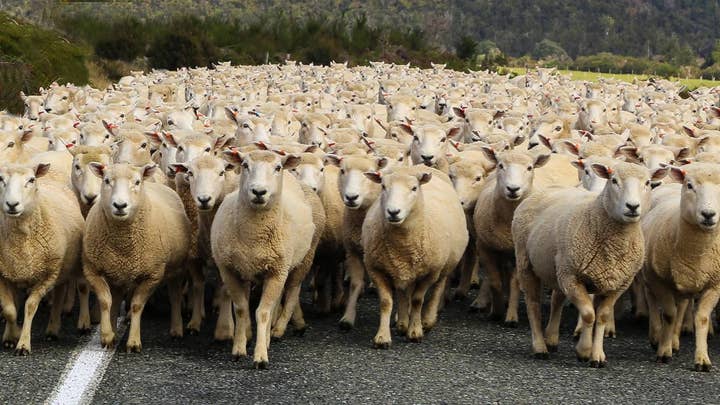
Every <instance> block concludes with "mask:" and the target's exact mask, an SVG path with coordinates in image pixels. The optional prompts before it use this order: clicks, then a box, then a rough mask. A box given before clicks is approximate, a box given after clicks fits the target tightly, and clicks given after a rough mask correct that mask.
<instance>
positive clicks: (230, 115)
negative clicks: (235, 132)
mask: <svg viewBox="0 0 720 405" xmlns="http://www.w3.org/2000/svg"><path fill="white" fill-rule="evenodd" d="M225 116H226V117H227V119H229V120H230V121H232V122H234V123H236V124H237V122H238V120H237V116H238V111H235V110H233V109H232V108H230V107H225Z"/></svg>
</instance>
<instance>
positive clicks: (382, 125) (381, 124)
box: [375, 118, 387, 131]
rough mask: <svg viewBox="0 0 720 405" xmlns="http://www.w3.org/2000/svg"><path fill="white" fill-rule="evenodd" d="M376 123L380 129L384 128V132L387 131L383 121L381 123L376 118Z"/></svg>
mask: <svg viewBox="0 0 720 405" xmlns="http://www.w3.org/2000/svg"><path fill="white" fill-rule="evenodd" d="M375 122H376V123H377V124H378V125H380V128H382V129H383V131H387V128H386V127H385V125H384V124H383V123H382V121H380V120H379V119H377V118H375Z"/></svg>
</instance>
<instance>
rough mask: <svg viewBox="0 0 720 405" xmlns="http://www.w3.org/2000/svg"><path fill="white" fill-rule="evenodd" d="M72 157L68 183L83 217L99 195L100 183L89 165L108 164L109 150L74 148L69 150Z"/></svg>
mask: <svg viewBox="0 0 720 405" xmlns="http://www.w3.org/2000/svg"><path fill="white" fill-rule="evenodd" d="M70 154H71V155H72V157H73V161H72V174H71V175H70V181H71V184H72V186H73V191H75V195H76V197H77V199H78V202H79V203H80V210H81V212H82V214H83V217H87V213H88V211H90V207H92V205H93V204H94V203H95V202H96V199H97V197H98V196H99V195H100V188H101V185H102V181H101V180H100V179H99V178H97V176H95V175H94V174H93V173H92V171H91V170H90V163H92V162H98V163H102V164H104V165H108V164H110V157H111V154H112V152H111V150H110V148H109V147H108V146H75V147H73V148H70Z"/></svg>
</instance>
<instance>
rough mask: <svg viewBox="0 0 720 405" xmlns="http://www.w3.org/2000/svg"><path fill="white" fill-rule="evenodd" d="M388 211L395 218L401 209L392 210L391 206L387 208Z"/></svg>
mask: <svg viewBox="0 0 720 405" xmlns="http://www.w3.org/2000/svg"><path fill="white" fill-rule="evenodd" d="M387 213H388V215H390V216H391V217H392V218H395V217H397V216H398V214H399V213H400V210H399V209H394V210H391V209H390V208H388V209H387Z"/></svg>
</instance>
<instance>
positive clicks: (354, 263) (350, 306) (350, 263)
mask: <svg viewBox="0 0 720 405" xmlns="http://www.w3.org/2000/svg"><path fill="white" fill-rule="evenodd" d="M345 268H346V269H347V271H348V274H349V275H350V294H349V295H348V300H347V303H346V304H345V313H344V314H343V317H342V318H341V319H340V329H344V330H349V329H352V328H353V327H354V326H355V317H356V315H357V301H358V298H359V297H360V293H361V292H362V289H363V287H364V284H365V265H364V264H363V262H362V259H361V258H360V257H358V256H357V255H356V254H354V253H348V254H347V257H346V258H345Z"/></svg>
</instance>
